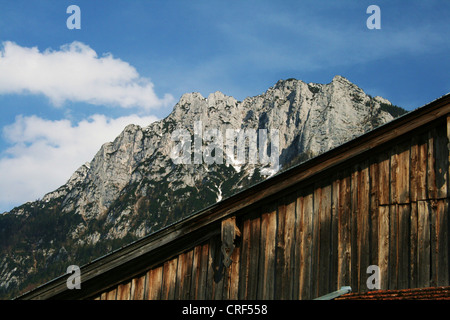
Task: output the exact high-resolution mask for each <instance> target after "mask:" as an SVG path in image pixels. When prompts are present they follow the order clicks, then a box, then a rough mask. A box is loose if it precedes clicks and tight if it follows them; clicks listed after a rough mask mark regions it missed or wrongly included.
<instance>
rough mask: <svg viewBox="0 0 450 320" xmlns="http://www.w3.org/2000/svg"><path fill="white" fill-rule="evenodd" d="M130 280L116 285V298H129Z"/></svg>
mask: <svg viewBox="0 0 450 320" xmlns="http://www.w3.org/2000/svg"><path fill="white" fill-rule="evenodd" d="M130 295H131V282H130V281H128V282H125V283H121V284H119V285H118V287H117V300H130Z"/></svg>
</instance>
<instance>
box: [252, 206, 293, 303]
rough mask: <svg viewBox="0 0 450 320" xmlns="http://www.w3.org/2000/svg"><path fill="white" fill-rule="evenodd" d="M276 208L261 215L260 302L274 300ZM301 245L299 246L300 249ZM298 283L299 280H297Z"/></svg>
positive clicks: (267, 208)
mask: <svg viewBox="0 0 450 320" xmlns="http://www.w3.org/2000/svg"><path fill="white" fill-rule="evenodd" d="M276 231H277V214H276V206H275V205H274V204H272V205H271V206H268V207H266V209H265V211H264V213H263V214H262V215H261V245H260V246H261V255H260V259H259V275H260V276H259V284H258V288H259V290H258V297H257V298H258V300H273V299H274V293H275V244H276V242H275V240H276ZM300 246H301V244H300V243H299V244H298V247H300ZM294 281H296V279H295V278H294ZM297 281H298V280H297Z"/></svg>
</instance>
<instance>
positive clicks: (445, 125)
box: [19, 94, 450, 300]
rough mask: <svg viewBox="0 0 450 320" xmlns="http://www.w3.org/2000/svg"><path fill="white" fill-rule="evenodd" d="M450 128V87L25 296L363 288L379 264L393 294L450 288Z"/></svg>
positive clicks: (279, 294) (218, 294)
mask: <svg viewBox="0 0 450 320" xmlns="http://www.w3.org/2000/svg"><path fill="white" fill-rule="evenodd" d="M449 137H450V94H449V95H446V96H443V97H441V98H439V99H437V100H435V101H433V102H431V103H429V104H427V105H425V106H423V107H421V108H419V109H417V110H414V111H412V112H410V113H408V114H406V115H404V116H402V117H400V118H397V119H396V120H394V121H392V122H390V123H388V124H386V125H384V126H381V127H379V128H377V129H375V130H373V131H371V132H369V133H367V134H365V135H363V136H360V137H358V138H356V139H354V140H352V141H350V142H348V143H345V144H344V145H342V146H340V147H338V148H335V149H333V150H331V151H329V152H327V153H325V154H322V155H320V156H318V157H316V158H314V159H311V160H309V161H307V162H305V163H302V164H300V165H298V166H296V167H293V168H291V169H289V170H288V171H285V172H282V173H280V174H278V175H276V176H274V177H272V178H270V179H267V180H266V181H264V182H262V183H260V184H257V185H255V186H253V187H251V188H249V189H247V190H245V191H243V192H241V193H239V194H236V195H235V196H233V197H230V198H228V199H225V200H223V201H221V202H219V203H217V204H215V205H213V206H211V207H208V208H206V209H204V210H203V211H201V212H198V213H196V214H194V215H193V216H191V217H189V218H187V219H184V220H182V221H180V222H178V223H176V224H173V225H170V226H168V227H167V228H165V229H163V230H160V231H158V232H156V233H154V234H151V235H149V236H147V237H145V238H143V239H141V240H139V241H137V242H134V243H132V244H130V245H128V246H126V247H124V248H122V249H120V250H118V251H115V252H113V253H111V254H109V255H107V256H104V257H102V258H99V259H97V260H95V261H93V262H92V263H90V264H88V265H85V266H82V267H81V289H69V288H68V287H67V283H66V282H67V279H68V277H69V275H65V276H62V277H60V278H57V279H55V280H53V281H51V282H49V283H47V284H45V285H42V286H40V287H39V288H37V289H35V290H33V291H31V292H28V293H26V294H24V295H23V296H21V297H19V299H100V300H120V299H138V300H141V299H144V300H151V299H183V300H185V299H208V300H209V299H276V300H278V299H280V300H281V299H290V300H294V299H315V298H318V297H321V296H324V295H327V294H329V293H330V292H334V291H336V290H339V289H340V288H342V287H351V291H352V295H353V297H355V295H357V294H364V293H366V292H368V291H369V288H368V287H367V280H368V277H369V276H370V275H371V274H370V273H368V272H367V269H368V267H369V266H371V265H372V266H373V265H375V266H377V267H378V268H379V285H380V289H381V290H384V291H383V292H391V291H393V290H397V291H398V290H405V289H406V290H408V289H420V288H444V287H448V286H449V285H450V283H449V274H450V268H449V255H450V246H449V228H450V219H449V217H448V212H449V193H450V186H449V165H450V161H449ZM427 290H429V289H427ZM441 292H445V293H446V294H447V295H446V296H447V297H448V294H449V292H450V291H449V290H441Z"/></svg>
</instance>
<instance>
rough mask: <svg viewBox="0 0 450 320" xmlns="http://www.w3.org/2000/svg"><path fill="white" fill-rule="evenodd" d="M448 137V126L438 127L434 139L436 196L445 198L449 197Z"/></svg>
mask: <svg viewBox="0 0 450 320" xmlns="http://www.w3.org/2000/svg"><path fill="white" fill-rule="evenodd" d="M448 150H449V149H448V138H447V128H446V126H445V125H440V126H439V127H438V128H437V129H436V137H435V139H434V158H435V168H434V172H435V178H436V182H435V184H436V197H437V198H438V199H445V198H446V197H447V188H448V186H447V184H448V166H449V163H448V157H449V151H448Z"/></svg>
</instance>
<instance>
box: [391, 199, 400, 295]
mask: <svg viewBox="0 0 450 320" xmlns="http://www.w3.org/2000/svg"><path fill="white" fill-rule="evenodd" d="M398 237H399V229H398V204H393V205H391V206H390V210H389V289H398V272H399V270H398V257H399V252H398V250H399V247H398V243H399V240H398Z"/></svg>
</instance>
